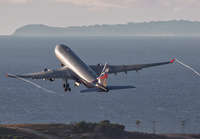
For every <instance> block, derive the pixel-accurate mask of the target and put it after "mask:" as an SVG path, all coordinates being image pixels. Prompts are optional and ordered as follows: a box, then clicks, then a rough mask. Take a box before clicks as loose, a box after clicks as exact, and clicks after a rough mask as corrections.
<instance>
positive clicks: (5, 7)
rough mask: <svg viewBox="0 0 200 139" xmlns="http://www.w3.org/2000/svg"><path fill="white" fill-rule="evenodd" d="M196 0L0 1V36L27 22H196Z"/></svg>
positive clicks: (63, 24)
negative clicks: (181, 20)
mask: <svg viewBox="0 0 200 139" xmlns="http://www.w3.org/2000/svg"><path fill="white" fill-rule="evenodd" d="M199 13H200V0H0V35H10V34H12V33H13V32H14V31H15V30H16V29H17V28H19V27H22V26H24V25H27V24H45V25H48V26H53V27H67V26H82V25H94V24H125V23H127V22H144V21H146V22H149V21H158V20H162V21H168V20H180V19H183V20H190V21H200V14H199Z"/></svg>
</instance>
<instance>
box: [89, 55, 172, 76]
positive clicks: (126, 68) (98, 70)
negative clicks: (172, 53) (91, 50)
mask: <svg viewBox="0 0 200 139" xmlns="http://www.w3.org/2000/svg"><path fill="white" fill-rule="evenodd" d="M174 60H175V58H174V59H173V60H171V61H168V62H160V63H151V64H136V65H110V66H109V74H111V73H114V74H116V73H118V72H125V73H126V72H127V71H138V70H142V69H143V68H148V67H154V66H160V65H165V64H170V63H173V62H174ZM103 67H104V66H103V65H100V64H99V65H91V66H90V68H91V69H92V70H93V71H94V72H96V73H97V75H100V74H101V71H102V69H103Z"/></svg>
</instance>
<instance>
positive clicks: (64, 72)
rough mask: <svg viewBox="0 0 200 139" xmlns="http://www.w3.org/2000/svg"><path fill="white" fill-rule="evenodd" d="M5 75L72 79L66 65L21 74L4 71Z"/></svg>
mask: <svg viewBox="0 0 200 139" xmlns="http://www.w3.org/2000/svg"><path fill="white" fill-rule="evenodd" d="M6 75H7V77H14V78H18V77H20V78H32V79H49V78H61V79H72V75H71V73H70V71H69V69H68V68H67V67H62V68H59V69H55V70H49V71H43V72H37V73H29V74H23V75H13V74H10V73H6Z"/></svg>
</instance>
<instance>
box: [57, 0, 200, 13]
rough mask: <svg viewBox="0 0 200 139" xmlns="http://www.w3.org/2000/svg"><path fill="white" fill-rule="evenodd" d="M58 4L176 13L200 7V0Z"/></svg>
mask: <svg viewBox="0 0 200 139" xmlns="http://www.w3.org/2000/svg"><path fill="white" fill-rule="evenodd" d="M54 1H56V2H68V3H72V4H75V5H85V6H88V7H90V8H89V9H102V8H103V9H105V8H110V7H113V8H134V7H145V6H157V7H165V8H169V7H171V8H172V9H174V11H175V12H177V11H180V10H181V9H183V8H180V7H184V8H187V6H188V5H193V6H196V5H198V6H200V0H54Z"/></svg>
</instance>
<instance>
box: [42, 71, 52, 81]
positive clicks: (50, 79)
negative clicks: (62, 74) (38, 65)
mask: <svg viewBox="0 0 200 139" xmlns="http://www.w3.org/2000/svg"><path fill="white" fill-rule="evenodd" d="M47 71H51V69H48V68H45V69H44V70H43V71H42V72H47ZM43 80H44V81H46V78H44V79H43ZM47 80H49V81H51V82H52V81H54V80H55V79H54V78H48V79H47Z"/></svg>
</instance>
